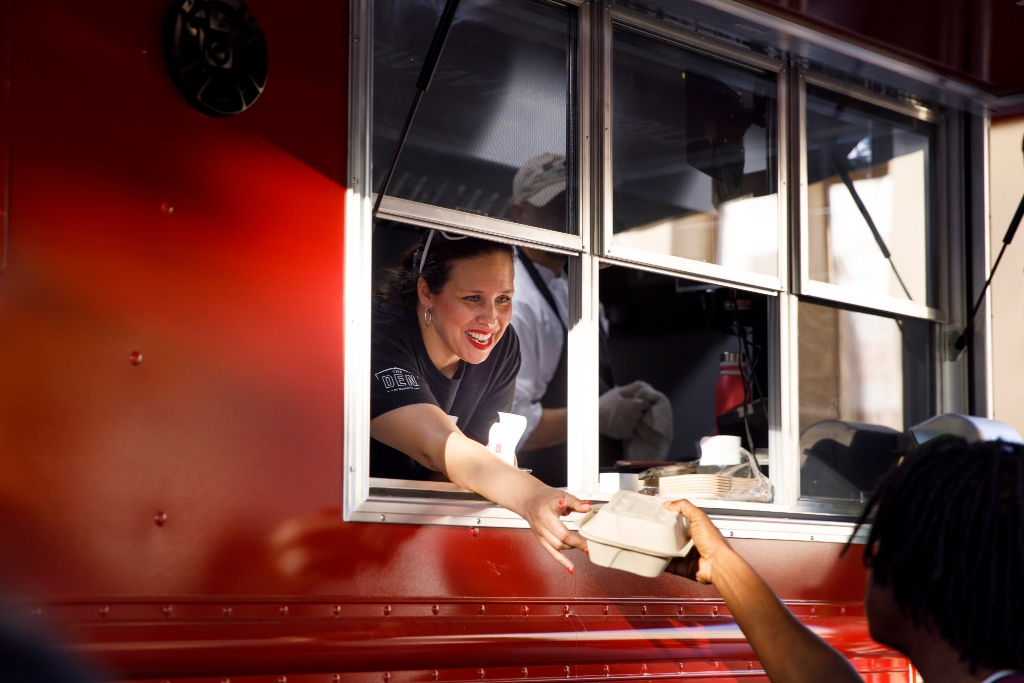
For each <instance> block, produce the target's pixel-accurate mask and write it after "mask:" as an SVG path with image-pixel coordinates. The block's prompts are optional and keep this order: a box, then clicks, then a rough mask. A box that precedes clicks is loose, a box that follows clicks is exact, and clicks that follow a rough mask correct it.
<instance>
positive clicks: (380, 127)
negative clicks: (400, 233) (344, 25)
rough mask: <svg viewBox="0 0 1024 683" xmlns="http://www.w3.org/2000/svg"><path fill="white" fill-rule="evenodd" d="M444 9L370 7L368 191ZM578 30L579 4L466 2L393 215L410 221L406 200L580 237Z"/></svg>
mask: <svg viewBox="0 0 1024 683" xmlns="http://www.w3.org/2000/svg"><path fill="white" fill-rule="evenodd" d="M443 6H444V2H443V0H377V1H376V2H374V51H373V69H374V71H373V155H372V157H373V182H374V185H373V189H374V191H375V192H376V191H377V190H378V189H379V184H380V182H381V180H382V176H383V174H384V171H385V169H387V167H388V163H389V162H390V161H391V158H392V156H393V155H394V152H395V147H396V145H397V141H398V137H399V133H400V131H401V130H402V125H403V123H404V122H405V119H406V115H407V114H408V111H409V107H410V104H411V103H412V99H413V95H414V93H415V92H416V81H417V78H418V77H419V74H420V69H421V67H422V65H423V56H424V55H425V54H426V53H427V49H428V47H429V45H430V41H431V38H432V36H433V29H434V27H435V26H436V25H437V22H438V18H439V16H440V14H441V9H442V7H443ZM575 23H576V10H575V8H569V7H562V6H558V5H553V4H548V3H539V2H530V1H529V0H463V2H461V3H460V4H459V9H458V13H457V15H456V18H455V21H454V23H453V25H452V29H451V33H450V34H449V36H448V41H447V43H446V44H445V47H444V51H443V52H442V54H441V60H440V62H439V63H438V68H437V72H436V73H435V75H434V79H433V81H432V84H431V86H430V89H429V90H428V91H427V92H426V94H425V95H424V96H423V99H422V102H421V104H420V106H419V111H418V112H417V114H416V119H415V122H414V124H413V126H412V129H411V133H410V135H409V138H408V141H407V142H406V144H405V147H404V149H403V150H402V154H401V158H400V161H399V163H398V166H397V168H396V170H395V175H394V177H393V178H392V180H391V185H390V187H389V188H388V193H387V194H388V197H389V199H390V198H395V199H399V200H404V201H403V202H398V203H395V202H391V204H390V205H389V206H390V208H392V209H393V210H394V209H395V208H396V207H397V208H399V209H402V210H404V211H406V212H408V213H410V214H416V213H417V212H418V208H417V207H416V206H410V205H409V204H408V202H415V203H416V204H419V205H423V204H426V205H430V206H433V207H441V208H445V209H453V210H457V211H459V212H464V213H469V214H476V215H479V216H488V217H492V218H496V219H501V220H504V221H511V222H515V223H520V224H523V225H528V226H532V227H535V228H541V229H545V230H551V231H556V232H562V233H572V234H578V233H579V228H578V226H577V221H576V220H575V219H574V214H575V210H574V197H575V192H574V191H573V188H574V185H575V183H574V182H573V179H574V178H575V175H576V174H575V171H574V166H575V158H574V157H575V154H574V145H575V131H574V130H573V120H574V116H573V103H574V95H573V83H572V79H571V75H572V68H573V67H572V65H573V63H574V60H575V47H574V46H575ZM567 189H568V191H566V190H567ZM555 208H557V209H558V210H557V211H556V210H554V209H555ZM542 209H543V210H542ZM419 212H422V210H419ZM431 215H434V214H431ZM498 229H500V226H499V227H498Z"/></svg>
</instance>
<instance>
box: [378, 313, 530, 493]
mask: <svg viewBox="0 0 1024 683" xmlns="http://www.w3.org/2000/svg"><path fill="white" fill-rule="evenodd" d="M371 339H372V342H371V351H370V368H371V369H370V372H371V373H372V374H373V378H372V380H371V388H370V419H371V420H372V419H373V418H375V417H377V416H379V415H383V414H384V413H387V412H390V411H392V410H394V409H395V408H401V407H402V406H408V405H414V404H417V403H431V404H433V405H435V406H438V407H439V408H440V409H441V410H443V411H444V412H445V413H447V414H448V415H450V416H452V417H453V418H456V417H457V418H458V419H457V420H456V421H455V424H456V426H458V428H459V429H460V430H461V431H462V433H463V434H465V435H466V436H468V437H469V438H471V439H473V440H474V441H478V442H480V443H482V444H486V443H487V437H488V434H489V432H490V429H491V425H492V424H494V423H495V422H497V421H498V411H499V410H500V411H502V412H506V411H508V410H510V409H511V408H512V395H513V393H515V388H516V375H517V374H519V338H518V337H517V336H516V333H515V330H513V329H512V326H511V325H509V326H508V327H507V328H505V334H503V335H502V336H501V339H500V340H499V341H498V343H497V344H496V345H495V346H494V349H492V350H491V353H490V355H488V356H487V360H485V361H484V362H483V363H478V364H476V365H473V364H471V363H466V362H464V361H463V362H461V363H459V368H458V370H456V371H455V376H454V377H452V378H451V379H449V378H448V377H446V376H445V375H444V374H443V373H442V372H441V371H440V370H438V369H437V367H436V366H435V365H434V363H433V361H431V360H430V356H428V355H427V348H426V347H425V346H424V345H423V336H422V334H421V333H420V327H419V321H418V320H416V312H415V311H414V310H411V309H408V308H405V307H404V306H400V305H398V304H388V303H380V302H374V303H373V319H372V330H371ZM430 474H431V470H430V469H428V468H426V467H424V466H423V465H421V464H419V463H418V462H416V461H415V460H413V459H412V458H410V457H409V456H407V455H405V454H404V453H402V452H401V451H398V450H395V449H394V448H391V447H390V446H387V445H385V444H383V443H381V442H379V441H377V440H376V439H370V476H371V477H385V478H388V479H419V480H422V479H426V478H427V477H429V476H430Z"/></svg>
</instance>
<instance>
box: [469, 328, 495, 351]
mask: <svg viewBox="0 0 1024 683" xmlns="http://www.w3.org/2000/svg"><path fill="white" fill-rule="evenodd" d="M466 336H467V337H469V341H470V343H471V344H472V345H473V346H475V347H477V348H478V349H486V348H488V347H489V346H490V345H491V343H492V342H493V341H494V333H493V332H481V331H479V330H470V331H468V332H466Z"/></svg>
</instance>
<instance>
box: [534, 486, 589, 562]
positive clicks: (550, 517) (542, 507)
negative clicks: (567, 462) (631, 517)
mask: <svg viewBox="0 0 1024 683" xmlns="http://www.w3.org/2000/svg"><path fill="white" fill-rule="evenodd" d="M573 511H576V512H590V502H589V501H584V500H580V499H579V498H577V497H576V496H574V495H572V494H570V493H566V492H565V491H559V490H558V489H554V488H551V487H550V486H540V487H537V489H536V490H535V492H533V493H532V494H531V495H530V496H529V497H528V498H526V500H525V501H524V503H523V507H522V510H521V511H519V514H521V515H522V517H523V519H525V520H526V521H527V523H529V525H530V528H531V529H532V530H533V535H534V536H536V537H537V540H538V541H539V542H540V544H541V545H542V546H543V547H544V549H545V550H547V551H548V552H549V553H551V556H552V557H554V558H555V560H557V561H558V562H559V563H561V565H562V566H563V567H565V568H566V570H567V571H568V572H569V573H570V574H572V573H574V571H575V570H574V567H573V564H572V562H571V561H570V560H569V558H568V557H566V556H565V555H563V554H562V553H561V552H560V551H561V550H565V549H567V548H577V549H579V550H583V551H586V550H587V542H586V540H584V539H583V537H582V536H580V535H579V534H578V533H576V532H575V531H569V530H568V529H567V528H566V527H565V524H564V523H563V522H562V520H561V519H560V518H561V517H562V516H563V515H567V514H569V513H570V512H573Z"/></svg>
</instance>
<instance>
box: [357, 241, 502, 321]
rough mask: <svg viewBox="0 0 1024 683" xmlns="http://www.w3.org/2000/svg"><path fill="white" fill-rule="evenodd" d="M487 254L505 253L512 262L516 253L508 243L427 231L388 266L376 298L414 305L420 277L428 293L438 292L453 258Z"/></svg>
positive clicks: (453, 260) (417, 299) (443, 284)
mask: <svg viewBox="0 0 1024 683" xmlns="http://www.w3.org/2000/svg"><path fill="white" fill-rule="evenodd" d="M424 252H426V253H425V255H424ZM489 254H507V255H508V257H509V260H511V261H513V262H515V257H516V252H515V247H513V246H512V245H509V244H502V243H501V242H491V241H489V240H482V239H479V238H477V237H466V236H463V235H454V234H449V233H446V232H442V231H440V230H428V231H427V232H426V234H425V235H424V236H423V239H422V240H420V243H419V244H417V245H416V246H414V247H412V248H411V249H409V251H407V252H406V253H405V256H403V257H402V265H401V266H398V267H396V268H390V269H388V271H387V273H386V274H385V275H384V280H383V281H382V282H381V285H380V287H379V289H378V290H377V299H378V300H380V301H385V302H389V303H397V304H401V305H403V306H406V307H407V308H416V304H417V303H418V302H419V300H420V297H419V291H418V290H417V287H418V285H419V280H420V278H421V277H422V278H423V279H424V280H426V281H427V286H428V287H429V288H430V291H431V292H433V293H434V294H440V293H441V291H442V290H443V289H444V287H445V285H447V284H448V280H450V279H451V274H452V266H453V265H454V264H455V262H456V261H461V260H466V259H474V258H478V257H480V256H487V255H489Z"/></svg>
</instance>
